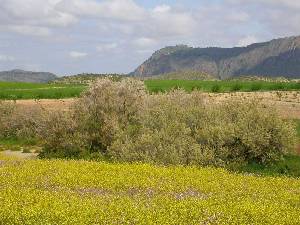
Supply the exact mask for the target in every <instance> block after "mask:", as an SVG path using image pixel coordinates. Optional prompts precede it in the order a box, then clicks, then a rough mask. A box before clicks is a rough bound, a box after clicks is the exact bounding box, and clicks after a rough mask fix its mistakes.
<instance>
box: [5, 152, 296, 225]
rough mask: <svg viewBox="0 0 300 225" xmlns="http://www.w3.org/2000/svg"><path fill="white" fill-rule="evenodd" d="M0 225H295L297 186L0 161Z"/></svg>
mask: <svg viewBox="0 0 300 225" xmlns="http://www.w3.org/2000/svg"><path fill="white" fill-rule="evenodd" d="M0 184H1V185H0V224H299V223H300V204H299V201H300V198H299V190H300V180H299V179H294V178H286V177H276V178H275V177H258V176H254V175H250V174H245V175H242V174H235V173H231V172H228V171H226V170H224V169H214V168H194V167H180V166H177V167H157V166H151V165H144V164H107V163H99V162H86V161H59V160H53V161H46V160H26V161H22V160H16V159H9V158H6V157H4V156H2V157H1V155H0Z"/></svg>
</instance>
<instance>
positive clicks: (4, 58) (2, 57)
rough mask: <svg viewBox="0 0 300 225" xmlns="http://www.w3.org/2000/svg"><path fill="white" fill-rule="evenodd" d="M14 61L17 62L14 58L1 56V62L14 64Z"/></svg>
mask: <svg viewBox="0 0 300 225" xmlns="http://www.w3.org/2000/svg"><path fill="white" fill-rule="evenodd" d="M13 61H15V58H14V57H13V56H9V55H2V54H0V62H13Z"/></svg>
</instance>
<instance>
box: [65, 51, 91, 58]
mask: <svg viewBox="0 0 300 225" xmlns="http://www.w3.org/2000/svg"><path fill="white" fill-rule="evenodd" d="M69 56H70V57H71V58H73V59H81V58H85V57H87V56H88V54H87V53H86V52H77V51H71V52H69Z"/></svg>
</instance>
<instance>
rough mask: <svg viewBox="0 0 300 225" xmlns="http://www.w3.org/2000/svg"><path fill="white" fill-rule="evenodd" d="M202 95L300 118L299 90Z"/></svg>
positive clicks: (51, 102)
mask: <svg viewBox="0 0 300 225" xmlns="http://www.w3.org/2000/svg"><path fill="white" fill-rule="evenodd" d="M203 97H204V98H205V100H206V102H222V101H226V100H238V99H239V100H240V99H244V100H249V99H258V100H261V101H262V102H263V103H265V104H266V105H270V106H274V107H275V108H276V109H277V110H278V112H279V113H280V115H281V116H282V117H283V118H288V119H300V92H299V91H281V92H279V91H270V92H234V93H203ZM75 100H76V99H43V100H17V101H16V103H17V105H18V106H21V107H30V108H31V107H35V106H40V107H43V108H45V109H50V110H55V109H62V110H68V109H69V108H70V106H71V104H72V103H74V102H75Z"/></svg>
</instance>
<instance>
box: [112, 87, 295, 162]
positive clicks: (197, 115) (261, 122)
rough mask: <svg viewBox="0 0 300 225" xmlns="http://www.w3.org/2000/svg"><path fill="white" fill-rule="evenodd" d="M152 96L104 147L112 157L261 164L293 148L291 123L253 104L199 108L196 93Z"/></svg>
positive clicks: (279, 157)
mask: <svg viewBox="0 0 300 225" xmlns="http://www.w3.org/2000/svg"><path fill="white" fill-rule="evenodd" d="M149 98H151V97H149ZM152 98H156V99H155V100H154V101H153V99H152V103H151V104H148V107H147V109H146V110H145V111H144V113H143V114H142V116H141V119H140V124H138V125H136V126H133V127H128V129H127V130H126V129H125V130H122V131H121V132H120V133H119V134H118V135H117V137H116V139H115V141H114V142H113V144H112V146H111V147H110V148H109V153H110V155H111V156H112V158H114V159H115V160H118V161H130V162H132V161H143V162H156V163H162V164H183V165H191V164H192V165H195V164H196V165H226V164H229V163H243V162H251V161H256V162H259V163H264V164H266V163H269V162H272V161H276V160H280V159H281V157H282V156H283V155H284V154H286V153H288V152H289V151H290V150H291V149H293V147H294V145H293V144H294V140H295V139H294V137H295V134H294V127H293V125H292V124H291V123H289V122H286V121H284V120H282V119H280V118H279V117H278V116H277V114H276V113H274V111H271V110H269V109H267V108H264V107H263V105H261V104H259V103H258V102H233V103H225V104H222V105H213V106H203V105H201V104H199V102H198V103H197V102H195V99H199V96H197V97H196V98H195V96H193V95H188V94H186V93H183V92H176V91H175V92H172V93H170V94H168V95H160V96H152Z"/></svg>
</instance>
